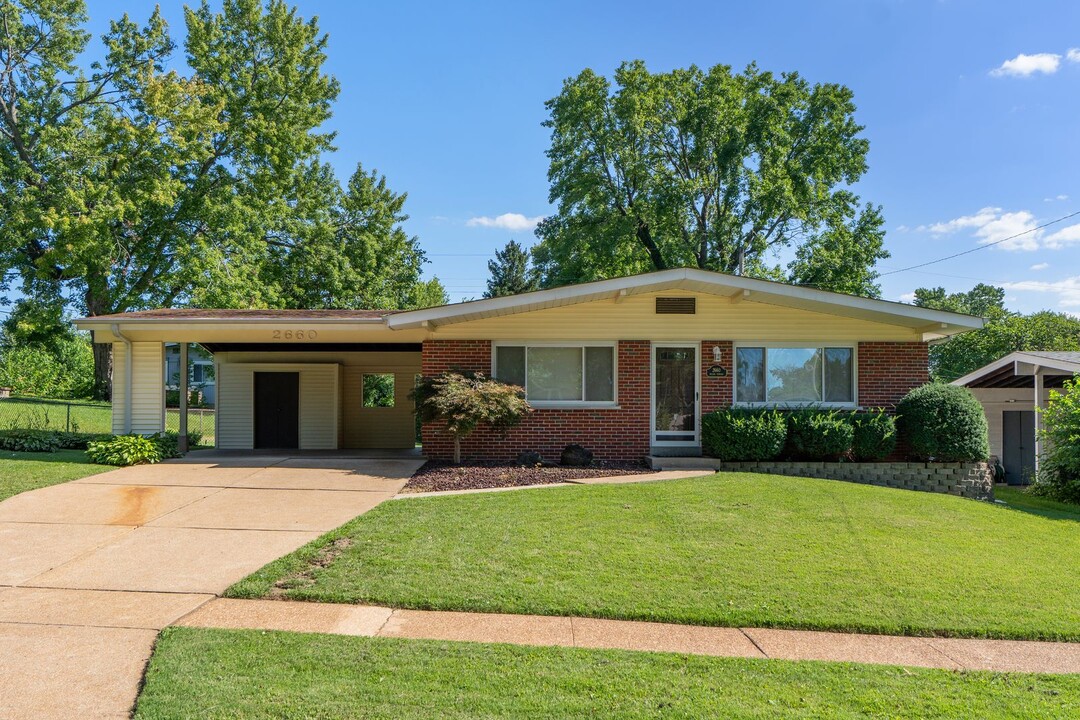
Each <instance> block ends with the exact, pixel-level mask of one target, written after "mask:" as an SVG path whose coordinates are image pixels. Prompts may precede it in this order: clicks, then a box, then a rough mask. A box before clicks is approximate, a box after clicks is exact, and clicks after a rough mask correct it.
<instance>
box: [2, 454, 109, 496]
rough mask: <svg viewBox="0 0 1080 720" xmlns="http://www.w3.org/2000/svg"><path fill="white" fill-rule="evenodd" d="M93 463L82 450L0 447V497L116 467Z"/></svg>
mask: <svg viewBox="0 0 1080 720" xmlns="http://www.w3.org/2000/svg"><path fill="white" fill-rule="evenodd" d="M115 469H116V468H114V467H109V466H107V465H95V464H93V463H91V462H90V460H89V459H88V458H87V457H86V453H85V452H84V451H82V450H57V451H56V452H51V453H40V452H32V453H31V452H8V451H6V450H5V451H0V501H3V500H6V499H8V498H9V497H11V496H12V495H18V494H19V493H22V492H26V491H27V490H37V489H38V488H43V487H48V486H49V485H59V484H60V483H65V482H68V481H70V480H78V479H79V478H82V477H87V476H88V475H96V474H98V473H102V472H106V471H108V470H115Z"/></svg>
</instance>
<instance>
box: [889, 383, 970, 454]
mask: <svg viewBox="0 0 1080 720" xmlns="http://www.w3.org/2000/svg"><path fill="white" fill-rule="evenodd" d="M896 413H897V415H898V416H899V418H900V419H899V422H898V425H899V428H900V434H901V436H902V437H903V438H904V439H905V440H906V441H907V443H908V446H909V447H910V448H911V452H912V454H913V455H914V456H915V457H917V458H919V459H920V460H933V461H937V462H966V461H969V460H986V458H987V457H988V456H989V455H990V442H989V439H988V435H987V429H986V414H985V413H984V412H983V408H982V405H980V404H979V401H978V400H976V399H975V396H974V395H972V394H971V391H970V390H968V389H967V388H965V387H960V386H958V385H942V384H940V383H931V384H929V385H923V386H922V387H917V388H915V389H914V390H912V391H911V392H909V393H908V394H907V395H906V396H904V399H903V400H901V401H900V403H899V404H898V405H897V406H896Z"/></svg>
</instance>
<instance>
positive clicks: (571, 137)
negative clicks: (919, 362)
mask: <svg viewBox="0 0 1080 720" xmlns="http://www.w3.org/2000/svg"><path fill="white" fill-rule="evenodd" d="M614 86H615V87H614V89H613V87H612V83H611V82H609V81H608V80H607V79H606V78H604V77H601V76H599V75H597V74H596V73H594V72H593V71H591V70H585V71H584V72H582V73H581V74H580V75H578V76H577V77H574V78H570V79H568V80H567V81H566V82H565V83H564V85H563V89H562V92H561V93H560V94H559V95H558V96H557V97H555V98H553V99H552V100H549V101H548V103H547V108H548V110H549V111H550V118H549V119H548V120H547V121H546V122H545V125H546V126H547V127H549V128H551V147H550V149H549V150H548V157H549V159H550V168H549V170H548V177H549V179H550V181H551V192H550V201H551V202H553V203H556V205H557V212H556V213H555V214H554V215H552V216H551V217H549V218H547V219H545V220H544V221H543V222H541V224H540V225H539V226H538V228H537V236H538V237H539V238H540V240H541V242H540V243H539V245H538V246H537V247H535V248H534V250H533V256H534V259H535V260H536V262H537V266H538V269H539V271H540V274H541V276H542V280H543V283H544V284H545V285H547V286H551V285H559V284H564V283H569V282H578V281H584V280H594V279H600V278H604V277H611V276H615V275H622V274H628V273H633V272H642V271H648V270H661V269H664V268H670V267H679V266H692V267H693V266H696V267H700V268H706V269H710V270H720V271H724V272H742V273H744V274H746V275H753V276H757V277H766V278H770V279H788V280H791V281H794V282H801V283H804V284H813V285H816V286H818V287H823V288H826V289H837V290H843V291H845V292H858V293H861V294H865V295H876V294H877V293H878V288H877V285H876V284H875V277H876V275H875V274H874V272H873V270H872V268H873V265H874V263H875V262H876V261H877V260H878V259H880V258H883V257H887V256H888V254H887V253H886V252H885V251H884V250H883V249H882V240H883V232H882V229H881V225H882V220H881V213H880V209H879V208H876V207H874V206H871V205H862V204H861V203H860V201H859V198H858V197H857V196H856V195H854V193H852V192H851V190H850V188H849V186H850V185H851V184H852V183H854V182H856V181H857V180H858V179H859V178H860V177H861V176H862V174H863V172H865V170H866V153H867V149H868V147H869V144H868V142H867V141H866V139H865V138H863V137H861V136H860V133H861V131H862V127H861V126H860V125H858V124H857V123H856V122H855V119H854V111H855V105H854V103H853V101H852V93H851V91H850V90H849V89H847V88H846V87H843V86H840V85H834V84H819V85H810V84H809V83H807V82H806V81H805V80H803V79H802V78H801V77H799V75H798V74H796V73H787V74H783V75H781V76H780V77H776V76H774V75H773V74H772V73H769V72H763V71H761V70H759V69H758V68H757V67H756V66H754V65H750V66H749V67H748V68H747V69H746V70H745V71H744V72H742V73H733V72H732V71H731V69H730V68H729V67H727V66H724V65H717V66H715V67H713V68H711V69H710V70H708V71H704V70H701V69H699V68H697V67H694V66H691V67H690V68H687V69H679V70H674V71H672V72H669V73H655V74H654V73H650V72H649V71H648V70H647V69H646V67H645V65H644V64H643V63H642V62H640V61H635V62H628V63H624V64H623V65H621V66H620V67H619V69H618V70H617V71H616V72H615V77H614ZM791 246H795V247H796V248H797V252H796V259H795V260H794V261H793V262H792V263H791V264H790V265H789V266H788V267H787V268H786V269H785V268H784V267H782V266H781V264H779V263H778V261H777V260H776V257H777V253H778V252H780V251H782V250H784V249H785V248H789V247H791Z"/></svg>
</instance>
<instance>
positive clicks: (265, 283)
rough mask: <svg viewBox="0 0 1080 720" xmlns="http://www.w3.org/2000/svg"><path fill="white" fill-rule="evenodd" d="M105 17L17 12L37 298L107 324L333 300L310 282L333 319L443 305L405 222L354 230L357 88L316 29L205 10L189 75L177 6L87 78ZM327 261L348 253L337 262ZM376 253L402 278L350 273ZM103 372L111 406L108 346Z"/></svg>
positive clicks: (16, 85)
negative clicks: (333, 72)
mask: <svg viewBox="0 0 1080 720" xmlns="http://www.w3.org/2000/svg"><path fill="white" fill-rule="evenodd" d="M86 20H87V17H86V12H85V7H84V4H83V2H82V0H0V266H2V267H0V269H2V270H6V271H14V272H16V273H17V274H18V276H20V277H21V278H22V280H23V290H24V292H26V293H29V294H32V295H38V294H41V295H48V296H57V295H59V296H61V297H64V298H67V299H68V300H69V301H70V302H71V304H72V305H73V306H74V309H75V310H76V311H77V312H80V313H86V314H88V315H100V314H105V313H113V312H122V311H125V310H130V309H139V308H146V307H167V306H172V305H184V304H199V305H204V306H209V307H282V306H288V305H290V304H303V303H307V302H308V301H309V300H311V298H310V297H308V295H309V294H310V293H318V290H317V289H315V288H314V287H311V288H307V287H306V288H298V287H297V285H296V284H295V281H296V280H303V281H305V282H309V283H310V284H312V285H313V286H318V285H320V284H322V283H325V285H326V286H327V287H328V288H329V291H328V292H324V293H323V297H321V298H320V300H319V301H318V302H315V303H314V304H316V305H337V306H349V305H350V304H352V303H360V302H363V303H365V304H366V303H367V302H369V301H373V300H375V299H377V300H384V299H385V300H384V301H385V302H392V303H394V304H395V305H400V306H409V305H414V304H423V303H426V302H429V301H432V300H437V299H438V298H437V296H441V287H439V286H437V283H436V284H435V285H434V286H433V285H431V284H427V285H422V286H421V285H418V286H417V287H415V288H412V289H411V290H408V289H404V290H403V289H402V287H400V286H401V285H402V283H403V282H404V283H405V284H407V279H408V278H418V273H417V271H416V267H417V265H418V264H419V263H422V262H423V261H424V260H423V256H422V254H420V252H419V250H418V249H417V247H416V243H415V239H408V238H405V239H402V236H401V234H400V232H398V231H399V230H400V228H397V230H395V227H396V223H393V222H392V223H390V224H386V223H383V224H382V225H380V226H379V228H381V229H382V230H383V231H385V235H384V236H382V237H381V238H376V237H374V236H373V235H372V234H371V232H366V231H364V230H359V231H357V230H355V229H354V228H352V227H350V225H349V223H350V222H352V220H353V219H354V218H355V217H356V216H358V215H361V214H363V212H364V210H363V209H360V208H358V206H357V203H359V202H363V200H364V197H365V196H364V195H363V189H362V188H360V189H354V187H353V184H350V187H349V189H348V190H347V191H342V189H341V188H340V186H339V183H338V182H337V181H336V180H335V179H334V177H333V173H332V172H331V171H330V169H329V167H328V166H327V165H326V164H325V163H324V162H323V161H322V159H321V157H322V156H323V155H324V154H325V153H327V152H329V151H332V150H333V145H332V142H333V134H332V133H329V132H326V131H325V130H323V129H322V128H323V126H324V124H325V123H326V121H327V120H328V119H329V118H330V115H331V106H332V103H333V101H334V99H335V98H336V97H337V94H338V83H337V81H336V80H335V79H334V78H332V77H331V76H329V75H328V74H327V73H326V72H325V71H324V69H323V65H324V62H325V59H326V55H325V48H326V43H327V37H326V35H324V34H322V33H321V32H320V30H319V28H318V25H317V23H316V21H315V20H305V19H304V18H301V17H300V16H299V15H298V14H297V12H296V10H295V9H293V8H290V7H289V6H288V5H287V4H286V3H285V2H283V0H266V1H265V2H263V0H224V2H223V3H222V5H221V9H220V11H214V10H212V9H211V7H210V5H209V4H208V3H207V2H205V0H204V2H203V3H202V4H201V5H200V6H198V7H196V8H188V9H186V11H185V23H186V31H187V32H186V36H185V40H184V45H183V49H184V59H185V60H186V69H185V70H184V71H183V73H181V72H179V71H176V70H170V69H169V67H170V62H172V60H173V59H174V57H173V55H174V51H175V46H174V43H173V41H172V39H171V38H170V36H169V31H168V28H167V27H166V24H165V22H164V21H163V19H162V18H161V16H160V15H159V13H158V12H157V11H154V12H153V13H152V14H151V16H150V18H149V20H148V21H147V22H146V23H145V24H144V25H139V24H136V23H135V22H133V21H132V20H130V19H129V18H128V17H127V16H126V15H125V16H124V17H123V18H121V19H120V20H117V21H115V22H113V23H112V24H111V26H110V30H109V32H108V33H106V34H105V35H104V36H103V37H102V43H103V47H104V52H103V56H102V59H101V60H100V61H99V62H95V63H92V64H90V65H89V66H87V67H85V68H84V67H80V65H79V60H80V58H82V57H84V54H85V53H86V52H87V51H88V49H89V48H88V44H89V40H90V38H89V35H88V33H87V32H86V31H85V30H83V25H84V24H85V22H86ZM364 182H366V181H364V180H359V181H358V180H357V179H356V178H354V183H359V184H363V183H364ZM373 182H374V181H373ZM374 185H375V186H376V187H375V188H374V189H371V190H370V191H368V196H370V197H371V198H372V202H375V203H382V204H384V205H386V204H387V203H388V207H386V208H382V209H378V210H373V211H371V212H372V214H374V215H378V214H379V213H383V214H386V213H389V214H390V215H394V214H395V213H397V215H398V216H399V217H400V205H399V206H398V207H397V209H396V210H394V209H393V206H394V204H395V203H396V202H397V199H395V197H394V196H393V195H392V194H391V195H390V196H389V197H386V196H385V187H383V195H382V196H380V194H379V193H380V191H379V190H378V187H377V186H378V185H379V183H378V182H374ZM401 199H402V200H403V196H402V197H401ZM371 227H374V224H372V225H371ZM365 232H366V234H365ZM353 242H355V243H356V244H357V246H358V247H353V246H352V245H351V243H353ZM313 247H317V248H319V249H320V250H321V251H325V252H328V253H330V254H329V255H328V256H326V257H324V258H322V260H323V263H322V264H321V265H320V266H319V267H315V265H314V264H313V261H312V253H311V248H313ZM363 258H368V259H369V260H370V267H371V268H376V269H380V270H384V271H385V272H384V273H382V274H379V275H376V274H374V273H371V272H366V271H362V270H359V269H355V268H354V269H353V270H350V271H348V272H346V271H342V266H349V267H350V268H351V267H352V266H354V265H355V264H356V263H357V262H358V261H361V262H363V261H364V260H363ZM388 277H389V278H390V279H389V280H387V279H386V278H388ZM403 279H404V280H403ZM371 283H375V285H376V286H375V287H368V285H369V284H371ZM410 294H411V296H415V297H411V296H410ZM95 376H96V394H97V395H98V396H103V395H105V394H106V393H107V385H108V377H109V353H108V348H107V347H105V346H96V347H95Z"/></svg>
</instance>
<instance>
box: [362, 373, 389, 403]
mask: <svg viewBox="0 0 1080 720" xmlns="http://www.w3.org/2000/svg"><path fill="white" fill-rule="evenodd" d="M363 383H364V407H366V408H384V407H394V373H379V374H368V373H365V374H364V379H363Z"/></svg>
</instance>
